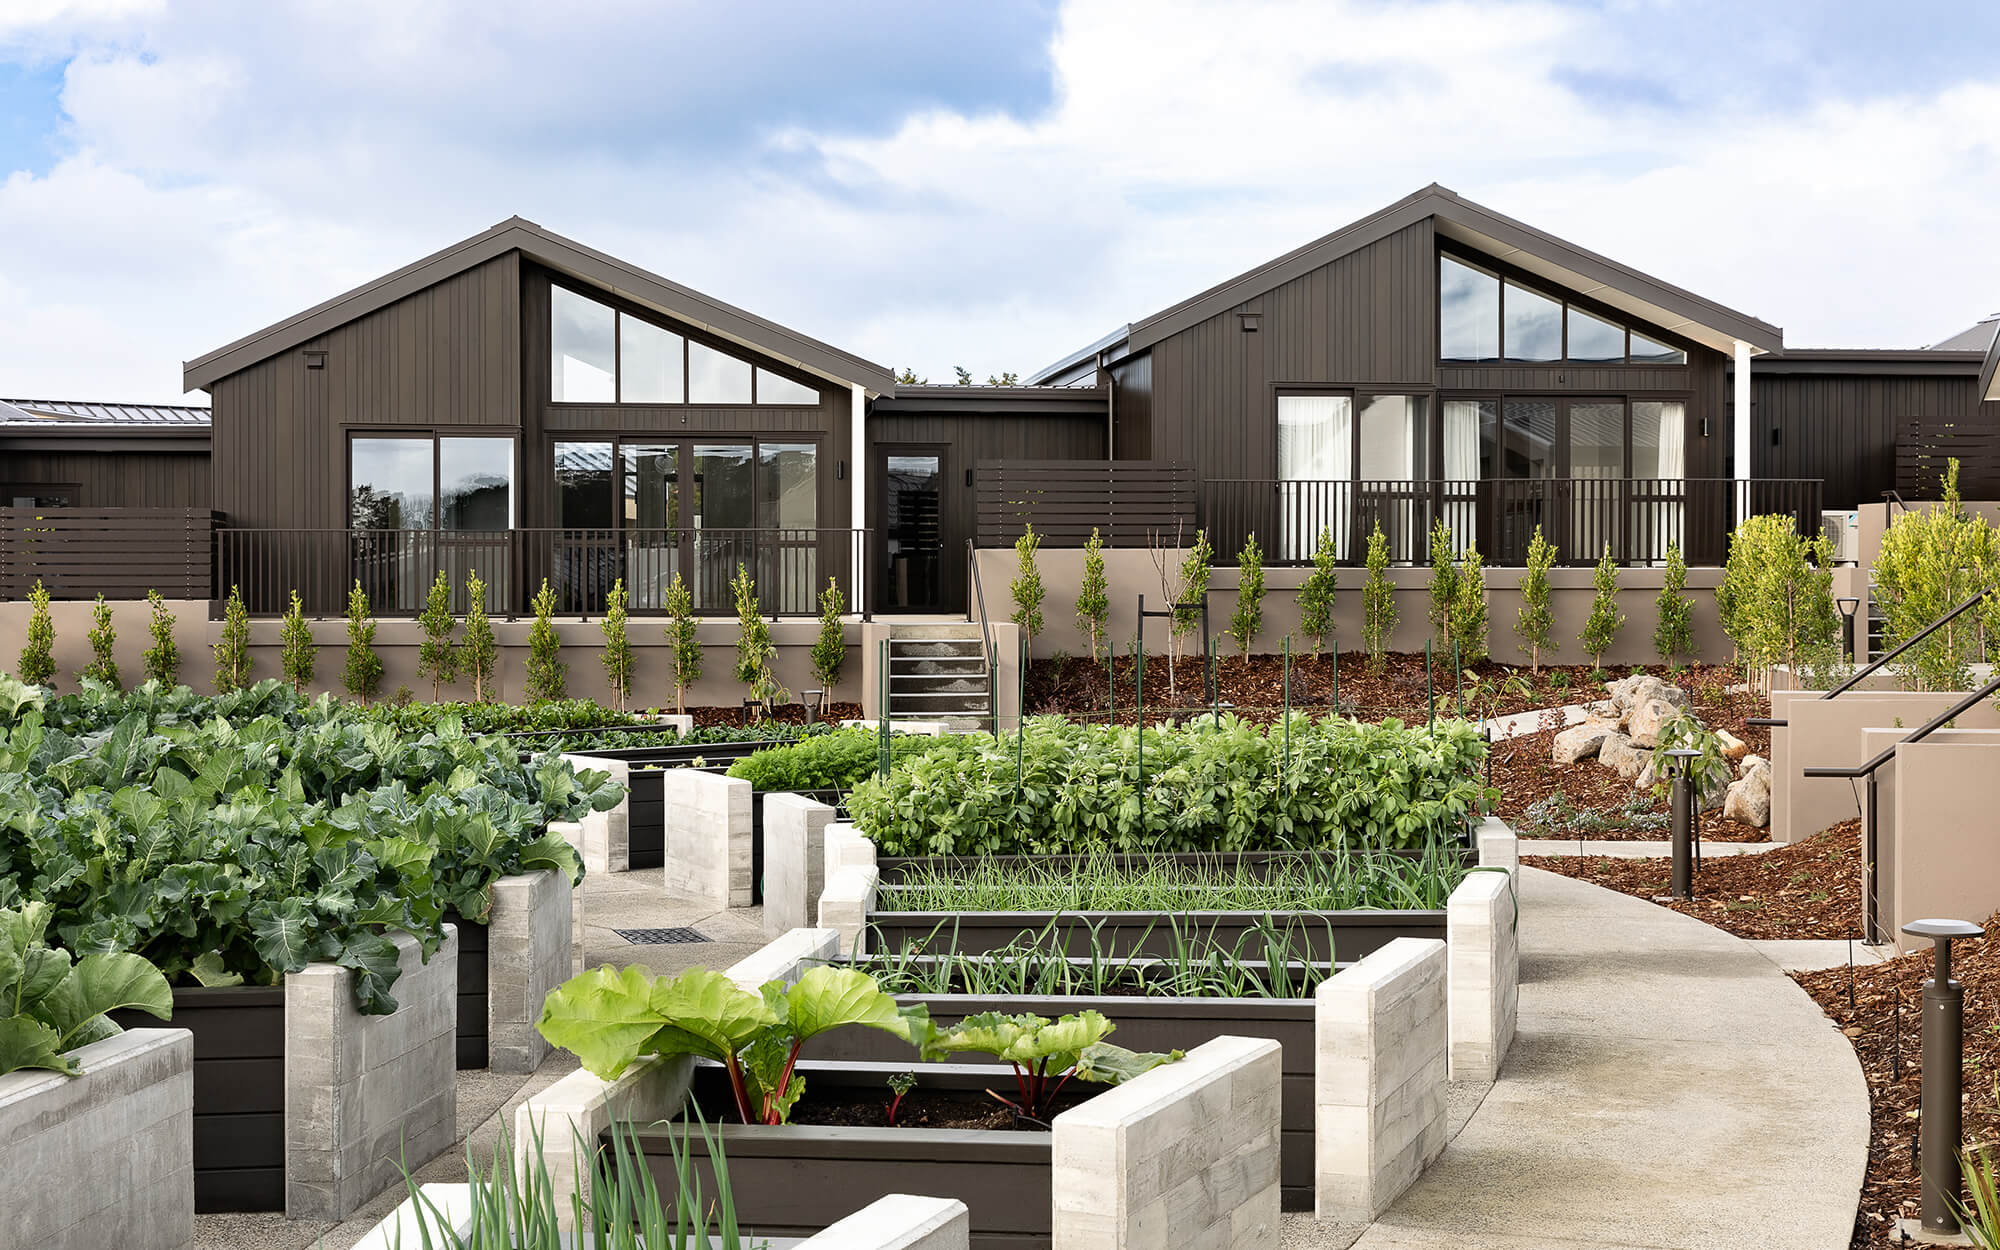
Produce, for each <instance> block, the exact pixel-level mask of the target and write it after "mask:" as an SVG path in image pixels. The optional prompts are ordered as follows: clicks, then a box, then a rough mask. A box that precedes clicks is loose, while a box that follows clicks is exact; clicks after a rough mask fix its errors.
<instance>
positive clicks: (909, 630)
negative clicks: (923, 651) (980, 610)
mask: <svg viewBox="0 0 2000 1250" xmlns="http://www.w3.org/2000/svg"><path fill="white" fill-rule="evenodd" d="M984 637H985V635H984V634H983V633H981V632H980V629H979V626H977V625H975V624H973V623H971V622H969V621H967V622H963V623H961V622H957V621H944V622H940V623H937V624H932V625H891V626H890V627H889V641H890V642H892V643H893V642H900V641H902V640H904V639H917V640H936V639H940V638H946V639H971V640H972V641H974V642H978V641H980V640H981V639H983V638H984Z"/></svg>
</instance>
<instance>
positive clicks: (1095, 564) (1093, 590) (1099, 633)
mask: <svg viewBox="0 0 2000 1250" xmlns="http://www.w3.org/2000/svg"><path fill="white" fill-rule="evenodd" d="M1076 625H1077V628H1078V629H1080V630H1082V631H1083V636H1084V637H1086V638H1088V639H1090V662H1091V663H1092V664H1095V663H1097V657H1098V653H1099V650H1100V649H1101V648H1102V647H1103V645H1104V636H1105V635H1106V634H1107V633H1109V632H1110V631H1111V590H1110V587H1109V585H1108V584H1107V583H1106V581H1105V578H1104V540H1103V539H1102V538H1100V537H1098V534H1097V529H1096V527H1095V526H1093V527H1091V531H1090V541H1089V542H1087V543H1085V544H1084V545H1083V582H1082V584H1081V585H1079V586H1078V587H1077V591H1076Z"/></svg>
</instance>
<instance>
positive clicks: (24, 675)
mask: <svg viewBox="0 0 2000 1250" xmlns="http://www.w3.org/2000/svg"><path fill="white" fill-rule="evenodd" d="M14 667H15V673H14V675H15V676H16V677H19V678H20V679H21V680H22V681H24V682H26V683H28V684H29V685H31V686H47V685H52V684H54V682H55V679H56V623H55V618H54V617H52V616H50V615H49V591H48V587H46V586H44V585H42V579H41V578H39V577H38V578H36V579H35V588H34V589H33V590H31V591H29V592H28V644H27V645H26V646H24V647H22V648H21V658H20V660H19V661H18V662H17V663H16V664H15V666H14Z"/></svg>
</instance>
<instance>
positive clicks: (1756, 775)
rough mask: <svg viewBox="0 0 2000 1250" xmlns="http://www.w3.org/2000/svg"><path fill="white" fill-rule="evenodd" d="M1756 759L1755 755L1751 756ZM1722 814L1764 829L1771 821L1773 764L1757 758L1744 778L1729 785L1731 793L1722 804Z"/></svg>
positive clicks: (1752, 826)
mask: <svg viewBox="0 0 2000 1250" xmlns="http://www.w3.org/2000/svg"><path fill="white" fill-rule="evenodd" d="M1751 758H1752V759H1756V757H1755V756H1752V757H1751ZM1722 815H1723V817H1724V818H1725V819H1727V820H1734V821H1737V822H1738V823H1740V824H1745V825H1749V826H1750V827H1751V828H1753V829H1762V828H1764V827H1765V826H1766V825H1768V824H1770V823H1771V766H1770V765H1769V764H1766V763H1765V762H1764V761H1763V760H1757V763H1756V765H1755V766H1754V767H1751V768H1749V769H1746V770H1745V771H1744V774H1743V776H1742V778H1741V779H1740V780H1738V781H1736V782H1734V783H1732V784H1731V785H1730V787H1729V794H1728V797H1727V798H1726V799H1724V800H1723V804H1722Z"/></svg>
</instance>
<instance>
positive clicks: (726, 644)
mask: <svg viewBox="0 0 2000 1250" xmlns="http://www.w3.org/2000/svg"><path fill="white" fill-rule="evenodd" d="M93 606H94V605H92V604H90V603H87V602H76V601H65V602H61V603H52V604H50V605H49V616H50V619H51V620H52V622H53V623H54V625H55V631H56V641H55V659H56V682H55V684H56V688H57V689H59V690H74V689H76V685H77V677H78V674H80V673H81V672H82V671H83V667H84V665H86V664H88V663H90V659H91V652H90V640H89V637H88V634H89V631H90V612H91V608H92V607H93ZM168 607H169V609H170V610H171V611H172V612H173V614H174V616H175V618H176V622H175V626H174V639H175V642H176V643H177V644H178V646H179V647H180V652H181V672H180V677H181V681H182V682H183V683H185V684H186V685H189V686H192V687H194V688H195V689H196V690H199V691H202V692H204V693H206V692H208V691H209V690H211V689H212V685H211V680H212V679H213V677H214V676H215V657H214V653H213V652H212V651H211V650H210V648H211V647H212V646H213V645H214V644H215V642H216V640H217V639H218V638H220V637H221V636H222V622H221V621H219V620H215V621H211V620H209V619H208V617H209V604H208V601H207V600H172V601H169V603H168ZM28 613H29V608H28V605H27V604H26V603H22V602H5V603H0V672H10V673H11V672H13V671H14V667H15V662H16V659H17V658H18V656H19V655H20V648H21V644H22V642H24V641H25V640H26V639H27V635H28ZM152 619H153V618H152V611H151V609H150V608H148V607H147V605H146V603H145V601H144V600H120V601H118V602H114V603H113V604H112V605H111V622H112V626H113V628H114V629H116V630H117V633H118V641H117V645H116V646H115V647H114V648H113V650H112V654H113V656H114V658H116V660H117V661H118V671H119V674H120V676H122V677H123V678H124V680H125V684H126V685H127V686H136V685H138V684H139V681H140V679H141V676H142V675H143V673H144V671H145V666H144V662H143V655H144V652H145V650H146V648H147V647H149V646H151V645H152V637H151V635H150V634H149V633H148V632H147V630H148V628H149V627H150V625H151V623H152ZM310 623H311V626H312V634H313V641H314V643H315V644H316V645H317V646H318V647H319V658H318V668H317V671H316V672H315V673H314V681H313V686H312V689H313V690H314V691H315V692H317V691H321V690H329V691H333V692H335V693H339V692H340V673H341V666H342V664H343V663H344V661H345V657H346V652H347V622H346V620H345V619H344V618H310ZM530 623H531V622H530V621H529V620H528V619H527V618H525V617H524V618H521V619H518V620H514V621H508V620H504V619H501V618H497V617H496V618H494V620H493V633H494V636H495V638H496V639H497V640H498V641H499V643H500V682H499V685H500V689H499V691H498V693H497V696H496V695H495V693H494V692H490V691H489V692H488V697H489V698H495V697H497V698H500V699H504V700H507V701H511V702H516V703H518V702H521V701H522V699H523V692H524V691H525V690H526V688H527V664H528V629H529V625H530ZM278 626H279V622H278V621H276V620H270V619H264V618H259V619H256V620H253V621H251V622H250V655H251V669H250V675H251V677H253V678H259V679H261V678H265V677H282V676H283V675H284V670H283V668H282V667H281V666H280V664H279V662H278ZM555 627H556V634H557V636H558V637H560V638H561V639H562V644H563V649H562V659H563V661H564V662H565V663H567V664H568V665H569V686H568V692H569V694H571V695H572V696H574V697H577V698H592V699H596V700H598V701H599V702H602V703H609V702H610V701H611V688H610V687H609V686H608V685H606V684H605V681H604V664H603V661H602V659H601V657H602V656H603V654H604V634H603V632H602V631H601V630H600V629H599V628H598V624H597V622H596V620H594V619H593V620H588V621H586V620H582V619H579V618H576V617H569V618H566V619H558V620H557V621H556V622H555ZM664 627H665V621H663V620H661V619H659V618H655V617H633V618H632V620H631V622H630V624H629V625H628V626H627V627H626V631H625V632H626V635H627V637H629V638H630V639H631V641H632V650H633V653H634V656H635V663H636V667H635V670H634V673H633V679H632V697H631V700H630V705H631V706H633V707H667V708H671V707H672V706H673V703H674V687H673V676H672V660H671V657H670V656H669V654H668V649H667V643H666V638H665V636H664V632H663V631H664ZM737 632H738V631H737V628H736V621H735V619H734V618H733V617H732V618H729V619H726V620H705V621H703V622H702V624H701V630H700V638H701V645H702V676H701V680H700V681H698V682H696V683H695V687H694V689H693V690H692V691H690V692H689V694H688V702H689V703H690V704H691V705H693V706H697V707H705V706H726V707H734V706H736V705H738V704H741V703H742V702H743V699H744V697H745V696H746V695H747V693H748V690H747V688H746V687H745V686H744V685H743V684H742V683H741V682H739V681H737V680H736V679H735V678H734V677H733V676H731V675H730V670H731V668H732V667H733V666H734V665H735V662H736V637H737ZM844 632H845V635H846V638H847V644H848V645H847V662H846V665H845V666H844V667H843V668H842V670H841V681H840V684H839V685H838V686H837V687H835V689H834V691H833V693H832V694H831V695H830V696H829V698H830V699H834V700H841V701H850V702H859V701H860V699H861V690H862V685H861V656H860V654H859V652H860V650H861V645H860V644H861V623H860V622H859V621H858V620H857V621H852V622H849V623H848V625H847V626H846V628H845V631H844ZM462 633H463V631H462V629H461V631H460V633H459V634H455V635H454V637H455V638H456V637H461V636H462ZM818 635H819V622H817V621H810V620H793V619H786V620H782V621H775V622H773V623H772V624H771V637H772V640H773V641H774V642H776V643H777V644H778V657H777V660H776V661H775V664H774V667H775V669H776V672H777V675H778V680H779V682H781V683H782V684H783V685H784V687H785V688H786V689H787V690H789V691H791V692H792V693H793V694H794V695H797V694H798V692H800V691H802V690H813V689H818V688H819V686H820V681H819V679H818V678H817V677H815V676H814V675H813V671H812V660H811V655H810V653H811V649H812V644H813V640H814V639H815V638H816V637H818ZM423 637H424V635H423V630H422V629H421V628H419V627H418V625H417V623H416V622H415V621H410V620H387V619H385V620H380V621H377V622H376V626H375V654H376V655H377V656H379V657H381V660H382V666H383V674H382V687H381V693H382V695H383V696H384V697H387V696H389V695H391V694H394V693H395V690H396V688H397V687H398V686H408V687H409V688H410V690H411V691H412V692H413V693H414V694H415V695H416V696H417V697H418V698H420V699H424V700H426V701H428V700H429V699H430V697H431V684H430V682H429V681H427V680H423V679H420V678H419V677H418V676H417V648H418V646H419V645H420V644H421V643H422V642H423ZM442 697H444V698H447V699H470V698H471V697H472V683H471V682H470V681H459V682H456V683H454V684H452V685H449V686H446V687H444V690H443V692H442Z"/></svg>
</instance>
